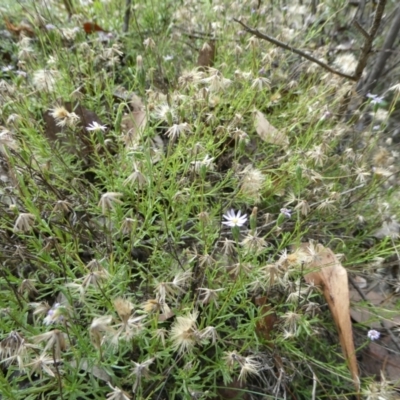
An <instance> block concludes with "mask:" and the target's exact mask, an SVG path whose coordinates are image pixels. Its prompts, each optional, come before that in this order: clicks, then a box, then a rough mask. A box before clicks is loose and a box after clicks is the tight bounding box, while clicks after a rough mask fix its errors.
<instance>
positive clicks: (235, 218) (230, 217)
mask: <svg viewBox="0 0 400 400" xmlns="http://www.w3.org/2000/svg"><path fill="white" fill-rule="evenodd" d="M223 217H224V218H225V219H226V221H224V222H222V223H223V224H224V225H227V226H230V227H232V228H233V227H235V226H243V225H244V224H245V223H246V221H247V215H246V214H243V215H241V212H240V210H239V211H238V212H237V214H235V211H234V210H229V211H228V212H227V213H226V214H224V215H223Z"/></svg>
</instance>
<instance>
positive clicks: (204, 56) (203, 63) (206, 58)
mask: <svg viewBox="0 0 400 400" xmlns="http://www.w3.org/2000/svg"><path fill="white" fill-rule="evenodd" d="M214 59H215V41H214V40H210V41H208V42H206V43H204V45H203V47H202V48H201V49H200V51H199V57H198V59H197V66H199V67H212V66H213V65H214Z"/></svg>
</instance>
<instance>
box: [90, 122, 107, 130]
mask: <svg viewBox="0 0 400 400" xmlns="http://www.w3.org/2000/svg"><path fill="white" fill-rule="evenodd" d="M86 129H87V130H88V131H90V132H96V131H102V132H104V131H105V130H106V129H107V126H106V125H100V124H99V123H98V122H96V121H93V122H92V123H91V124H89V125H88V126H87V127H86Z"/></svg>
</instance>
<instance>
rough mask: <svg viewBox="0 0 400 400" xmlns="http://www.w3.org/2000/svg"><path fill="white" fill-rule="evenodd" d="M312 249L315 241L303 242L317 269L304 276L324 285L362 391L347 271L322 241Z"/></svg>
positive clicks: (324, 291) (347, 357)
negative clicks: (321, 243)
mask: <svg viewBox="0 0 400 400" xmlns="http://www.w3.org/2000/svg"><path fill="white" fill-rule="evenodd" d="M310 248H312V246H311V244H310V247H307V245H306V244H304V245H302V249H303V250H305V251H306V253H307V252H308V255H310V256H312V261H311V262H310V264H309V265H308V267H309V268H310V269H312V271H313V272H310V273H308V274H307V275H305V277H304V278H305V280H306V282H308V283H311V282H314V284H316V285H319V286H321V287H322V291H323V294H324V297H325V300H326V301H327V303H328V306H329V309H330V311H331V313H332V317H333V320H334V321H335V324H336V327H337V330H338V334H339V340H340V344H341V346H342V351H343V355H344V357H345V359H346V360H347V362H348V365H349V369H350V372H351V375H352V377H353V381H354V385H355V387H356V389H357V391H359V389H360V379H359V372H358V364H357V358H356V352H355V348H354V341H353V329H352V325H351V319H350V298H349V286H348V280H347V271H346V269H345V268H344V267H343V266H342V265H341V264H340V262H339V261H338V259H337V258H336V256H335V254H334V253H333V252H332V250H330V249H328V248H326V247H324V246H322V245H320V244H318V245H317V246H316V248H315V249H313V254H311V252H310ZM315 251H316V254H315Z"/></svg>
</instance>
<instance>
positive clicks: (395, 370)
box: [360, 335, 400, 386]
mask: <svg viewBox="0 0 400 400" xmlns="http://www.w3.org/2000/svg"><path fill="white" fill-rule="evenodd" d="M360 356H361V357H360V365H362V367H363V373H364V374H366V375H368V376H373V375H375V376H376V377H379V376H381V375H384V376H385V378H386V379H388V380H390V381H392V382H393V383H395V385H397V386H399V381H400V355H399V354H398V351H397V349H396V346H394V345H393V341H392V338H391V337H390V336H389V335H388V336H383V337H382V336H381V338H380V339H379V343H375V342H371V343H369V344H368V346H367V347H366V348H364V349H363V351H362V352H361V355H360Z"/></svg>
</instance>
